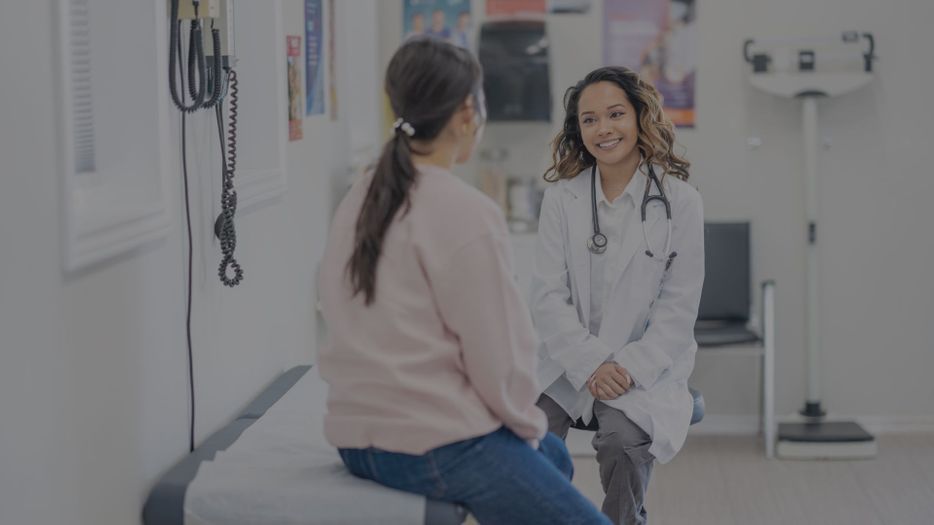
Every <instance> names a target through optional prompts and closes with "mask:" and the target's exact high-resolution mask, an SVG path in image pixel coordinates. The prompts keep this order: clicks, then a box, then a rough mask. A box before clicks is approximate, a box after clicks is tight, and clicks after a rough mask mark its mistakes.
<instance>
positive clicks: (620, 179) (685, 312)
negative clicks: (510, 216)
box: [531, 67, 704, 524]
mask: <svg viewBox="0 0 934 525" xmlns="http://www.w3.org/2000/svg"><path fill="white" fill-rule="evenodd" d="M565 108H566V115H565V119H564V126H563V129H562V130H561V131H560V133H558V135H557V137H556V138H555V141H554V164H553V166H552V167H551V169H550V170H549V171H548V172H547V173H546V175H545V179H546V180H548V181H550V182H554V184H553V185H551V186H550V187H549V188H548V189H547V191H546V192H545V198H544V201H543V203H542V211H541V219H540V225H539V237H538V248H537V250H536V255H535V270H534V272H533V277H532V286H531V287H532V305H531V306H532V318H533V319H534V321H535V327H536V329H537V330H538V333H539V336H540V337H541V339H542V343H543V345H542V350H541V365H540V367H539V380H540V381H541V384H542V385H543V386H544V387H546V388H545V392H544V394H543V395H542V396H541V398H540V399H539V401H538V406H539V407H541V408H542V409H543V410H544V411H545V413H546V414H547V415H548V427H549V430H551V431H552V432H554V433H555V434H558V435H559V436H561V437H562V438H563V437H565V436H566V435H567V432H568V427H570V426H571V424H572V423H573V422H574V421H577V420H578V419H582V420H583V421H582V423H586V424H589V423H591V422H592V421H593V420H594V419H595V420H596V423H597V424H598V426H599V430H597V432H596V434H595V435H594V438H593V447H594V449H595V450H596V451H597V462H598V463H599V464H600V479H601V481H602V483H603V489H604V491H605V492H606V499H605V500H604V502H603V512H605V513H606V514H607V515H609V516H610V518H612V519H613V521H614V522H615V523H619V524H644V523H645V522H646V511H645V507H644V505H643V501H644V498H645V490H646V487H647V486H648V482H649V475H650V474H651V472H652V465H653V462H654V461H655V460H658V461H660V462H662V463H665V462H667V461H669V460H670V459H671V458H672V457H674V455H675V453H676V452H677V451H678V449H679V448H681V445H682V444H683V443H684V439H685V436H686V434H687V430H688V425H689V423H690V419H691V411H692V407H693V400H692V398H691V395H690V393H689V392H688V387H687V380H688V376H690V374H691V370H692V369H693V368H694V352H695V350H696V348H697V345H696V343H695V342H694V322H695V320H696V317H697V308H698V304H699V303H700V293H701V287H702V285H703V281H704V233H703V227H704V223H703V221H704V219H703V211H702V209H701V199H700V195H699V194H698V193H697V191H696V190H695V189H694V188H692V187H691V186H689V185H688V184H687V183H685V182H684V180H686V179H687V178H688V172H687V168H688V163H687V161H685V160H684V159H682V158H680V157H679V156H678V155H676V154H675V153H674V152H673V151H672V147H673V145H674V132H673V128H672V124H671V121H670V120H668V118H667V117H666V116H665V114H664V113H663V112H662V107H661V101H660V97H659V95H658V92H657V91H656V90H655V88H654V87H652V85H651V84H648V83H646V82H644V81H642V80H641V79H640V78H639V77H638V75H636V74H635V73H633V72H632V71H630V70H628V69H626V68H622V67H605V68H601V69H597V70H596V71H593V72H592V73H590V74H589V75H587V77H586V78H584V79H583V80H581V81H580V82H578V83H577V85H575V86H573V87H572V88H570V89H569V90H568V91H567V94H566V95H565Z"/></svg>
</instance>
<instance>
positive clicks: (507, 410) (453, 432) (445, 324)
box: [318, 165, 547, 454]
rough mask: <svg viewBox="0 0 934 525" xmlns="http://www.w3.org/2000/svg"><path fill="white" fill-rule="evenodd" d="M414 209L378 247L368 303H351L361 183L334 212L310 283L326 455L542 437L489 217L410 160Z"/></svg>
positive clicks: (527, 348) (527, 333)
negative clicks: (323, 332) (323, 389)
mask: <svg viewBox="0 0 934 525" xmlns="http://www.w3.org/2000/svg"><path fill="white" fill-rule="evenodd" d="M418 169H419V172H420V173H419V176H418V178H417V182H416V184H415V186H414V187H413V188H412V190H411V193H410V195H411V202H412V207H411V209H410V210H409V212H408V213H407V214H406V215H405V216H402V213H401V212H400V213H399V214H398V215H397V217H396V220H395V221H394V222H393V224H392V225H391V226H390V228H389V230H388V232H387V234H386V238H385V240H384V241H383V249H382V256H381V257H380V260H379V263H378V266H377V279H376V297H375V301H374V302H373V303H372V304H371V305H370V306H369V307H367V306H365V305H364V299H363V294H362V293H361V294H359V295H357V296H356V297H351V291H350V285H349V279H348V277H347V275H348V274H347V272H346V267H347V261H348V260H349V258H350V254H351V252H352V250H353V242H354V227H355V225H356V221H357V215H358V213H359V210H360V206H361V203H362V201H363V198H364V196H365V194H366V191H367V189H368V187H369V182H370V177H364V178H362V180H360V181H358V182H357V183H356V184H355V185H354V186H353V187H352V188H351V189H350V191H349V192H348V194H347V196H346V197H345V199H344V200H343V202H342V203H341V204H340V206H339V207H338V209H337V212H336V214H335V216H334V219H333V223H332V225H331V232H330V237H329V239H328V245H327V249H326V250H325V254H324V259H323V261H322V263H321V271H320V275H319V290H320V293H321V299H322V303H323V304H322V305H323V310H324V319H325V321H326V323H327V332H328V342H327V343H326V344H325V345H324V347H323V348H322V349H321V350H320V352H319V358H318V365H319V368H320V373H321V377H322V378H323V379H324V380H325V381H326V382H327V383H328V384H329V385H330V392H329V395H328V413H327V415H326V416H325V420H324V432H325V436H326V437H327V439H328V441H329V442H330V443H331V444H333V445H334V446H337V447H343V448H365V447H370V446H372V447H377V448H380V449H383V450H388V451H393V452H403V453H408V454H423V453H425V452H427V451H429V450H431V449H433V448H436V447H439V446H442V445H446V444H450V443H453V442H456V441H461V440H464V439H468V438H471V437H476V436H480V435H483V434H487V433H489V432H492V431H493V430H495V429H497V428H499V427H500V426H502V425H505V426H506V427H508V428H509V429H510V430H512V431H513V432H515V433H516V434H517V435H518V436H519V437H521V438H523V439H526V440H533V439H538V438H541V437H542V436H544V434H545V430H546V427H547V424H546V419H545V415H544V414H543V413H542V411H541V410H539V409H538V407H536V406H535V401H536V399H537V397H538V395H539V393H540V392H541V390H540V389H539V386H538V383H537V379H536V375H535V369H536V363H537V355H536V336H535V332H534V329H533V327H532V321H531V318H530V316H529V313H528V309H527V308H526V306H525V304H524V303H523V301H522V299H521V298H520V294H519V291H518V289H517V287H516V284H515V281H514V278H513V273H512V268H511V259H510V257H511V256H510V252H509V239H508V235H509V234H508V231H507V228H506V223H505V221H504V219H503V216H502V213H501V211H500V209H499V208H498V207H497V206H496V204H495V203H493V201H492V200H490V199H488V198H487V197H486V196H485V195H483V194H482V193H480V192H479V191H478V190H476V189H474V188H472V187H471V186H469V185H467V184H466V183H464V182H463V181H461V180H460V179H458V178H457V177H455V176H454V175H453V174H452V173H450V172H448V171H446V170H444V169H442V168H438V167H434V166H428V165H420V166H419V167H418Z"/></svg>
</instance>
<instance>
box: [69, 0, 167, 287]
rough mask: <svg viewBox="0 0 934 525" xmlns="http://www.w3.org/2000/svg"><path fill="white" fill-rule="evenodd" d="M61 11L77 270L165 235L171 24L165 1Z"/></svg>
mask: <svg viewBox="0 0 934 525" xmlns="http://www.w3.org/2000/svg"><path fill="white" fill-rule="evenodd" d="M57 9H58V20H57V22H58V31H57V36H58V46H57V54H58V56H57V62H58V64H57V67H58V71H59V79H60V80H59V82H58V86H57V88H58V96H59V99H60V104H61V112H60V114H61V117H60V118H61V122H60V126H59V129H60V134H59V142H60V147H59V148H57V149H58V151H59V152H60V153H59V159H60V164H59V165H60V166H61V178H62V184H61V189H62V193H61V205H62V211H63V213H62V251H63V266H64V269H65V271H67V272H71V271H75V270H79V269H82V268H85V267H88V266H91V265H93V264H96V263H99V262H101V261H104V260H107V259H109V258H111V257H114V256H116V255H118V254H121V253H124V252H127V251H129V250H132V249H134V248H138V247H140V246H142V245H143V244H146V243H148V242H151V241H154V240H156V239H159V238H162V237H164V236H165V235H166V234H167V233H168V229H169V225H170V219H169V213H168V209H167V203H166V198H165V196H166V182H167V178H166V177H167V169H168V168H169V166H167V159H169V158H171V156H170V155H168V151H167V149H166V144H167V142H168V141H167V136H168V122H167V109H168V104H167V93H166V89H165V88H166V86H165V85H164V73H163V72H164V71H166V69H167V67H168V65H167V55H166V54H165V53H166V51H167V50H166V46H167V36H166V35H167V30H168V25H167V18H168V17H166V15H165V6H164V5H162V4H160V3H158V2H157V3H150V2H107V3H106V5H102V3H101V2H96V1H93V0H57ZM114 19H119V20H133V21H134V23H133V24H113V23H112V21H113V20H114ZM114 42H120V45H114V44H113V43H114ZM128 115H131V116H132V118H128V117H127V116H128Z"/></svg>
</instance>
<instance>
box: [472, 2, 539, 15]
mask: <svg viewBox="0 0 934 525" xmlns="http://www.w3.org/2000/svg"><path fill="white" fill-rule="evenodd" d="M544 14H545V0H486V16H488V17H490V18H493V17H510V16H521V15H544Z"/></svg>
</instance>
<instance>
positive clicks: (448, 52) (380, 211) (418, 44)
mask: <svg viewBox="0 0 934 525" xmlns="http://www.w3.org/2000/svg"><path fill="white" fill-rule="evenodd" d="M481 83H482V74H481V69H480V64H479V63H478V62H477V60H476V59H475V58H474V57H473V55H471V54H470V53H469V52H468V51H466V50H464V49H461V48H459V47H457V46H454V45H452V44H449V43H447V42H444V41H441V40H438V39H435V38H426V37H421V38H413V39H411V40H408V41H407V42H405V43H404V44H403V45H402V46H401V47H400V48H399V49H398V50H396V53H395V54H394V55H393V57H392V60H390V61H389V67H388V68H387V69H386V86H385V87H386V94H387V95H389V103H390V105H391V106H392V110H393V113H395V114H396V116H397V117H398V118H400V119H402V120H403V121H404V122H405V123H406V125H405V126H399V127H397V129H396V130H395V131H394V133H393V136H392V138H390V139H389V141H388V142H386V145H385V146H384V147H383V152H382V154H381V155H380V158H379V160H378V161H377V163H376V167H375V169H374V172H373V180H372V182H371V183H370V188H369V190H367V194H366V197H365V198H364V201H363V207H362V208H361V210H360V216H359V217H358V218H357V227H356V232H355V235H356V237H355V242H354V250H353V255H351V257H350V261H348V263H347V270H348V272H349V274H350V284H351V286H352V287H353V293H354V295H356V294H358V293H361V292H363V294H364V298H365V300H366V304H367V305H369V304H371V303H372V302H373V299H374V297H375V295H376V264H377V262H379V257H380V254H381V253H382V247H383V239H384V238H385V237H386V231H387V230H388V229H389V226H390V224H392V221H393V219H394V218H395V216H396V214H397V213H398V212H399V209H400V208H402V206H403V204H404V205H405V208H404V209H403V210H402V213H403V214H405V213H407V212H408V210H409V207H410V206H411V201H410V200H409V191H410V189H411V188H412V186H413V185H414V184H415V182H416V180H415V179H416V171H415V165H414V164H413V162H412V152H413V150H414V148H413V141H419V142H428V141H431V140H433V139H435V138H436V137H437V136H438V135H439V134H440V133H441V131H442V130H443V129H444V127H445V126H446V125H447V123H448V121H449V120H450V119H451V116H453V115H454V113H455V112H456V111H457V109H458V107H460V105H461V104H462V103H463V102H464V101H465V100H466V99H467V97H468V96H469V95H471V94H475V93H478V92H479V89H480V86H481ZM409 132H412V134H411V136H410V135H409ZM414 151H415V153H418V154H426V153H428V152H423V151H417V150H414Z"/></svg>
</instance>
